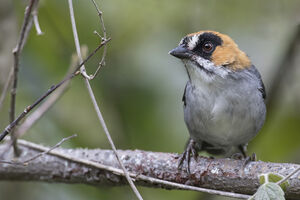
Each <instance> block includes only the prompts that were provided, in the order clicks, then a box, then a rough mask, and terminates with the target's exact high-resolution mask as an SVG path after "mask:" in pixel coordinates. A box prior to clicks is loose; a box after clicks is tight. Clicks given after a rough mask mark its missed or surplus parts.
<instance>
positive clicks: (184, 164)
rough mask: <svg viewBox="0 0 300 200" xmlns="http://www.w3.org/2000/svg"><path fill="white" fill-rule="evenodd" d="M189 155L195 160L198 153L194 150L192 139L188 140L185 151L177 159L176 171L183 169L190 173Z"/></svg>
mask: <svg viewBox="0 0 300 200" xmlns="http://www.w3.org/2000/svg"><path fill="white" fill-rule="evenodd" d="M191 155H192V156H193V158H194V159H195V160H197V156H198V152H197V148H196V142H195V141H194V140H193V139H191V138H190V139H189V140H188V143H187V145H186V147H185V151H184V152H183V153H182V154H181V155H180V157H179V163H178V169H183V168H185V169H186V170H187V172H188V173H190V160H191Z"/></svg>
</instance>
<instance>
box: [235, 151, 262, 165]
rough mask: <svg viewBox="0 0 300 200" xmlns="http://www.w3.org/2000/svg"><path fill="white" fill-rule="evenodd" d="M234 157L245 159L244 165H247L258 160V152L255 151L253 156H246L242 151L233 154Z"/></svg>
mask: <svg viewBox="0 0 300 200" xmlns="http://www.w3.org/2000/svg"><path fill="white" fill-rule="evenodd" d="M231 158H232V159H235V160H243V161H244V163H243V166H244V167H246V166H247V165H248V164H249V163H250V162H253V161H256V160H257V158H256V154H255V153H253V154H252V155H251V156H246V157H245V156H244V155H243V154H242V153H235V154H233V155H232V156H231Z"/></svg>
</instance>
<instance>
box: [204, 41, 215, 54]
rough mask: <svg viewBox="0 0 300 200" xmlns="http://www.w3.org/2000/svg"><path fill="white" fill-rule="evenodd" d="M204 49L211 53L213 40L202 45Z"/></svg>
mask: <svg viewBox="0 0 300 200" xmlns="http://www.w3.org/2000/svg"><path fill="white" fill-rule="evenodd" d="M202 49H203V51H204V52H206V53H210V52H211V50H212V49H213V44H212V43H211V42H205V43H204V44H203V46H202Z"/></svg>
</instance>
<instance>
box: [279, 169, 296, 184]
mask: <svg viewBox="0 0 300 200" xmlns="http://www.w3.org/2000/svg"><path fill="white" fill-rule="evenodd" d="M299 171H300V167H298V168H297V169H295V170H294V171H293V172H292V173H290V174H289V175H287V176H286V177H285V178H283V179H281V180H280V181H278V182H277V185H280V184H281V183H284V182H285V181H287V180H288V179H289V178H291V177H292V176H293V175H294V174H296V173H297V172H299Z"/></svg>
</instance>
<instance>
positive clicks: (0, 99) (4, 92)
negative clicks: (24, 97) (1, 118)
mask: <svg viewBox="0 0 300 200" xmlns="http://www.w3.org/2000/svg"><path fill="white" fill-rule="evenodd" d="M13 72H14V68H11V69H10V72H9V74H8V76H7V80H6V82H5V85H4V87H3V90H2V93H1V97H0V110H1V108H2V106H3V102H4V99H5V97H6V94H7V91H8V88H9V87H10V84H11V81H12V75H13Z"/></svg>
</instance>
